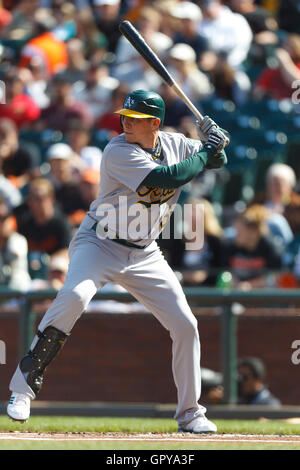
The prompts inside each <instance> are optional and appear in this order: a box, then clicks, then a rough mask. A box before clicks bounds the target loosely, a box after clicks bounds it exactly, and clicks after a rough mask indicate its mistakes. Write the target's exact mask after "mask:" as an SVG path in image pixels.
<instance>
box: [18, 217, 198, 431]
mask: <svg viewBox="0 0 300 470" xmlns="http://www.w3.org/2000/svg"><path fill="white" fill-rule="evenodd" d="M94 224H95V221H94V220H93V219H91V218H90V217H89V216H86V217H85V219H84V221H83V222H82V224H81V227H80V228H79V230H78V231H77V233H76V234H75V236H74V237H73V239H72V241H71V244H70V248H69V255H70V265H69V270H68V274H67V278H66V282H65V284H64V286H63V288H62V289H61V290H60V291H59V293H58V295H57V297H56V299H55V300H54V301H53V303H52V304H51V306H50V307H49V309H48V310H47V312H46V313H45V315H44V317H43V318H42V320H41V322H40V324H39V326H38V329H39V330H40V331H44V329H45V328H46V327H47V326H50V325H52V326H54V327H56V328H57V329H59V330H61V331H63V332H64V333H66V334H69V333H70V332H71V330H72V328H73V326H74V324H75V322H76V321H77V320H78V318H79V317H80V316H81V314H82V313H83V312H84V311H85V309H86V308H87V306H88V304H89V302H90V300H91V299H92V297H93V296H94V295H95V293H96V292H97V290H98V289H100V288H101V287H102V286H103V285H104V284H105V283H106V282H114V283H117V284H120V285H121V286H123V287H124V288H125V289H126V290H127V291H128V292H130V293H131V294H132V295H133V296H134V297H135V298H136V299H137V300H138V301H139V302H140V303H141V304H143V305H144V306H145V307H146V308H147V309H148V310H149V311H150V312H152V313H153V315H154V316H155V317H156V318H157V319H158V321H159V322H160V323H161V324H162V325H163V326H164V327H165V328H166V329H167V330H168V331H169V332H170V336H171V339H172V371H173V377H174V381H175V385H176V387H177V395H178V407H177V410H176V414H175V416H174V418H175V419H177V421H178V423H179V425H184V424H186V423H188V422H190V421H191V420H192V419H193V418H194V417H196V416H198V415H199V414H201V413H202V412H203V407H201V406H200V405H199V404H198V400H199V398H200V393H201V371H200V341H199V334H198V329H197V320H196V318H195V316H194V315H193V313H192V311H191V309H190V307H189V305H188V303H187V300H186V298H185V295H184V293H183V290H182V287H181V285H180V283H179V281H178V279H177V277H176V276H175V274H174V272H173V271H172V269H171V268H170V266H169V265H168V263H167V262H166V260H165V259H164V257H163V255H162V254H161V252H160V250H159V249H158V247H157V244H156V242H155V241H154V242H153V243H151V244H150V245H149V246H148V247H146V248H145V249H142V250H141V249H137V248H131V247H127V246H123V245H120V244H118V243H116V242H114V241H112V240H109V239H105V240H101V239H99V238H98V237H97V235H96V233H95V231H93V230H92V229H91V227H92V226H93V225H94ZM37 339H38V338H37V336H35V338H34V340H33V342H32V345H31V349H32V348H33V347H34V345H35V344H36V342H37ZM10 390H11V391H15V392H19V393H25V394H28V395H29V396H31V398H35V394H34V393H33V391H32V390H31V388H30V387H29V386H28V384H27V382H26V380H25V378H24V376H23V374H22V372H21V371H20V368H19V366H18V368H17V370H16V372H15V374H14V375H13V377H12V380H11V382H10Z"/></svg>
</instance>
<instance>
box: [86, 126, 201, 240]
mask: <svg viewBox="0 0 300 470" xmlns="http://www.w3.org/2000/svg"><path fill="white" fill-rule="evenodd" d="M159 138H160V141H161V146H162V149H163V150H162V160H160V159H156V160H154V159H153V157H152V155H151V154H150V153H149V152H147V151H146V150H144V149H142V147H140V146H139V145H138V144H129V143H127V142H126V140H125V136H124V134H121V135H120V136H118V137H115V138H114V139H112V140H111V142H110V143H109V144H108V145H107V147H106V148H105V150H104V152H103V157H102V161H101V168H100V176H101V183H100V192H99V197H98V199H96V200H95V201H94V202H93V203H92V204H91V207H90V210H89V212H88V214H89V215H90V216H91V217H92V218H94V219H95V220H96V221H97V222H99V224H98V229H101V228H103V229H104V228H105V229H106V230H107V232H105V233H104V232H103V236H104V237H105V236H107V234H108V238H115V237H116V236H117V237H119V238H122V239H126V240H128V241H130V242H132V243H134V244H136V245H140V246H147V245H149V243H151V242H152V241H153V240H154V239H156V238H157V237H158V235H159V233H160V232H161V231H162V230H163V228H164V226H165V225H166V223H167V222H168V220H169V217H170V216H171V213H172V210H173V207H174V204H175V203H176V202H177V200H178V198H179V195H180V192H181V188H177V189H162V188H147V187H145V186H141V183H142V181H143V180H144V179H145V177H146V176H147V175H148V174H149V173H150V172H151V171H152V170H153V169H154V168H155V167H156V166H157V165H164V166H170V165H173V164H174V163H179V162H180V161H182V160H184V159H186V158H188V157H191V156H193V155H195V153H197V152H199V150H201V148H202V143H201V142H200V141H198V140H192V139H188V138H186V137H185V136H184V135H183V134H179V133H169V132H159ZM137 219H138V220H139V222H140V221H142V223H140V224H139V225H138V227H136V225H135V221H136V220H137ZM97 233H98V234H99V235H100V233H99V230H98V231H97Z"/></svg>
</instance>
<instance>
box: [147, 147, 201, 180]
mask: <svg viewBox="0 0 300 470" xmlns="http://www.w3.org/2000/svg"><path fill="white" fill-rule="evenodd" d="M208 158H209V153H208V152H207V150H201V151H200V152H198V153H196V154H195V155H193V156H192V157H189V158H187V159H186V160H183V161H182V162H180V163H175V164H174V165H171V166H163V165H159V166H157V167H156V168H154V170H152V171H151V172H150V173H149V175H147V176H146V178H145V179H144V181H143V182H142V185H143V186H147V187H150V188H151V187H153V188H164V189H171V188H178V187H179V186H183V185H184V184H186V183H188V182H189V181H191V180H192V179H193V178H194V177H195V176H196V175H197V174H198V173H200V172H201V171H202V170H203V168H204V167H205V165H206V163H207V160H208Z"/></svg>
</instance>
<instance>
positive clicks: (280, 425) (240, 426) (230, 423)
mask: <svg viewBox="0 0 300 470" xmlns="http://www.w3.org/2000/svg"><path fill="white" fill-rule="evenodd" d="M214 422H215V423H216V424H217V426H218V433H221V434H222V433H226V434H280V435H292V434H293V435H300V424H292V423H289V422H286V421H255V420H249V421H244V420H214ZM8 431H27V432H129V433H149V432H151V433H174V432H177V423H176V421H174V420H173V419H158V418H109V417H95V418H93V417H76V416H32V417H31V418H30V419H29V421H28V422H27V423H23V424H22V423H17V422H14V421H11V420H10V419H8V418H7V417H6V416H0V432H8Z"/></svg>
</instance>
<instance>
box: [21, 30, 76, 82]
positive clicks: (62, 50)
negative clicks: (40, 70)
mask: <svg viewBox="0 0 300 470" xmlns="http://www.w3.org/2000/svg"><path fill="white" fill-rule="evenodd" d="M39 27H40V29H41V30H42V29H44V31H43V32H42V33H41V34H39V35H38V36H36V37H34V38H33V39H31V40H30V41H28V42H27V43H26V44H25V46H24V47H23V49H22V51H21V58H20V62H19V66H20V67H25V68H26V67H27V65H28V64H29V62H30V60H31V59H32V57H35V56H38V57H40V58H41V59H42V61H43V64H44V67H45V68H46V70H47V73H48V75H49V76H52V75H54V74H56V73H58V72H60V71H62V70H63V69H64V68H66V67H67V65H68V63H69V59H68V52H67V45H66V44H65V43H64V42H63V41H61V40H60V39H59V38H58V37H57V36H56V35H55V34H54V33H53V32H52V31H47V30H46V31H45V29H46V28H47V25H43V24H42V23H39ZM49 28H50V26H49Z"/></svg>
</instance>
